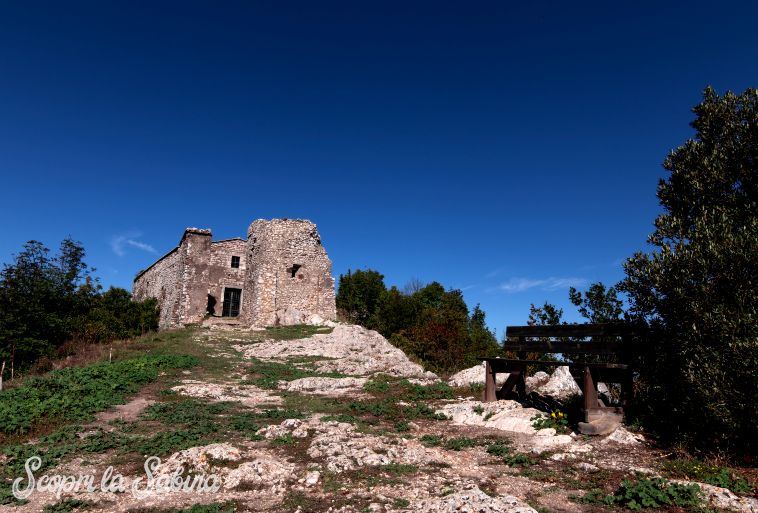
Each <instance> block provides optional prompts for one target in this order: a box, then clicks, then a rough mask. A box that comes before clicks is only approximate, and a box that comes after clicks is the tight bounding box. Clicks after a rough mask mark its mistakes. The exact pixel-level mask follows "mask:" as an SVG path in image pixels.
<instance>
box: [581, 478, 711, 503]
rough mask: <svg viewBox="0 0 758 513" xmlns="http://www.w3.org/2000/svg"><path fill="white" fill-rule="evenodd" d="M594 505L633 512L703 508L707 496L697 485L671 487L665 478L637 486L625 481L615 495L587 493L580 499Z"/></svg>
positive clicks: (639, 482)
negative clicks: (620, 508)
mask: <svg viewBox="0 0 758 513" xmlns="http://www.w3.org/2000/svg"><path fill="white" fill-rule="evenodd" d="M579 500H580V501H581V502H586V503H591V504H605V505H607V506H613V505H618V506H622V507H625V508H628V509H632V510H638V509H643V508H659V507H662V506H678V507H680V508H692V509H696V508H700V507H701V506H702V501H703V496H702V492H701V490H700V487H699V486H698V485H696V484H689V485H683V484H678V483H671V482H669V481H667V480H666V479H663V478H661V477H657V478H653V479H647V478H644V479H639V480H638V481H636V482H633V481H630V480H629V479H624V480H623V481H622V482H621V486H620V487H619V488H618V490H616V492H615V493H614V494H613V495H603V493H602V491H600V490H597V489H595V490H592V491H589V492H587V493H586V494H585V495H584V497H581V498H580V499H579Z"/></svg>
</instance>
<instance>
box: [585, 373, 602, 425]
mask: <svg viewBox="0 0 758 513" xmlns="http://www.w3.org/2000/svg"><path fill="white" fill-rule="evenodd" d="M582 392H583V393H584V421H585V422H592V419H591V418H590V416H591V412H592V411H593V410H597V408H598V406H597V388H596V387H595V380H594V379H592V371H591V370H590V368H589V367H585V368H584V390H582Z"/></svg>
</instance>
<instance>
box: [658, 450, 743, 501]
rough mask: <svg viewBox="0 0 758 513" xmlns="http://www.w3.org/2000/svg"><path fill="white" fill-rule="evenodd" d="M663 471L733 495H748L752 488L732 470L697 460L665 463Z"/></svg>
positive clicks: (676, 460)
mask: <svg viewBox="0 0 758 513" xmlns="http://www.w3.org/2000/svg"><path fill="white" fill-rule="evenodd" d="M663 469H664V470H665V471H667V472H668V473H669V474H670V475H672V476H674V477H682V478H685V479H692V480H696V481H701V482H703V483H707V484H710V485H713V486H719V487H721V488H728V489H729V490H731V491H733V492H735V493H750V492H752V491H753V490H754V488H755V487H754V486H753V485H752V484H751V483H750V482H749V481H748V480H747V479H745V478H743V477H742V476H740V475H738V474H737V473H736V472H734V471H733V470H732V469H729V468H726V467H719V466H718V465H708V464H706V463H704V462H702V461H700V460H697V459H689V458H678V459H675V460H670V461H667V462H666V463H664V464H663Z"/></svg>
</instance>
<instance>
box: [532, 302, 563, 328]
mask: <svg viewBox="0 0 758 513" xmlns="http://www.w3.org/2000/svg"><path fill="white" fill-rule="evenodd" d="M562 317H563V309H562V308H557V307H556V306H555V305H552V304H550V303H548V302H545V304H544V305H542V306H534V303H532V304H531V305H529V317H528V319H527V321H526V324H527V325H529V326H546V325H547V326H549V325H552V324H560V323H561V318H562Z"/></svg>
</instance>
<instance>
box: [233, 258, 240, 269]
mask: <svg viewBox="0 0 758 513" xmlns="http://www.w3.org/2000/svg"><path fill="white" fill-rule="evenodd" d="M239 266H240V257H238V256H233V257H232V267H235V268H236V267H239Z"/></svg>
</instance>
